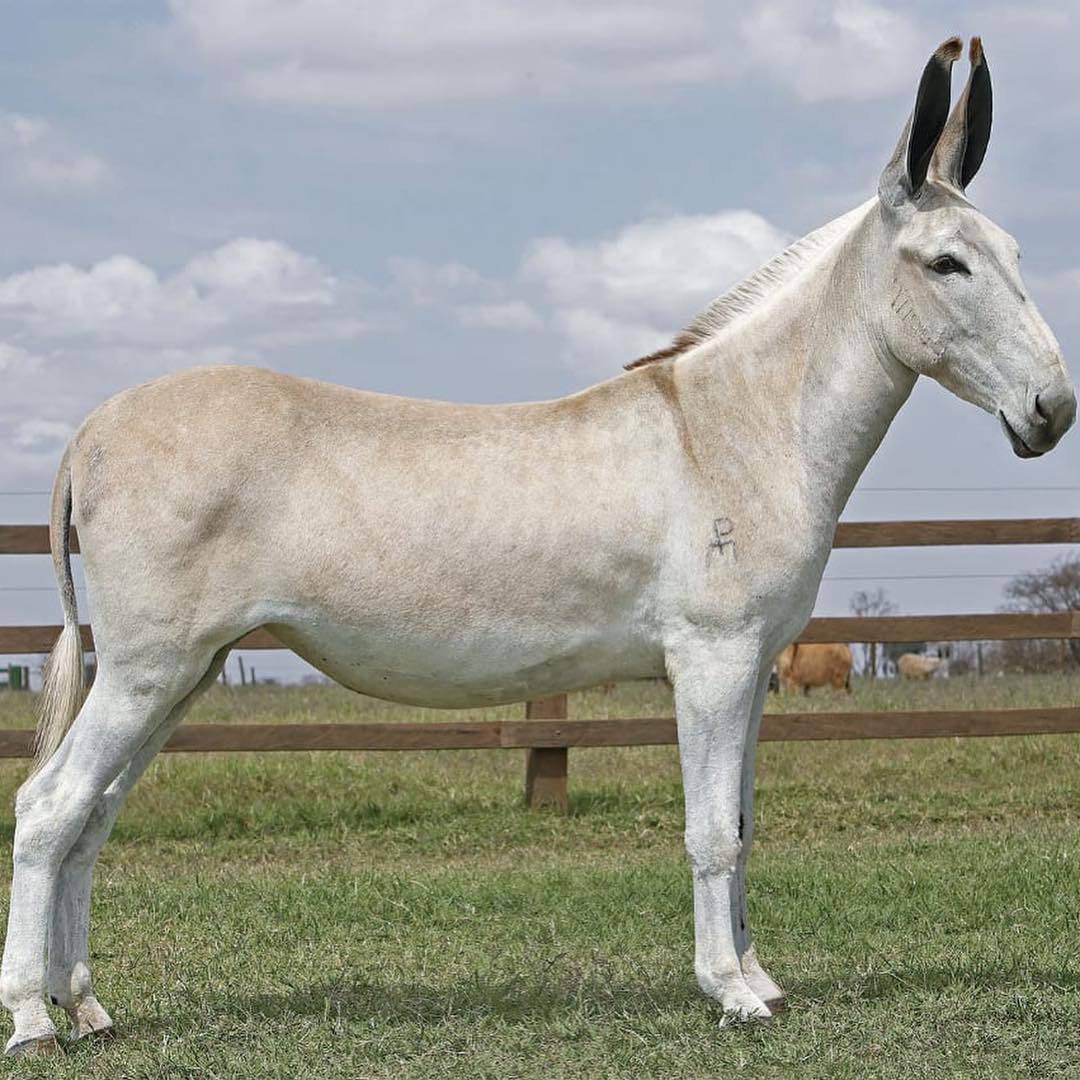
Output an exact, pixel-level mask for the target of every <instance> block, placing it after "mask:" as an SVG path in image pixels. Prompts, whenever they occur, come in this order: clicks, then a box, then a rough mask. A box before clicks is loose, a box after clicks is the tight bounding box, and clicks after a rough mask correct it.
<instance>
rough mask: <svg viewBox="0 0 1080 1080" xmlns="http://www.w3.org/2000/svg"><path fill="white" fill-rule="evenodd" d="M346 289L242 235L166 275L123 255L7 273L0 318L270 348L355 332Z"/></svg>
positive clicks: (143, 338) (162, 339) (135, 340)
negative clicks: (88, 264) (84, 264)
mask: <svg viewBox="0 0 1080 1080" xmlns="http://www.w3.org/2000/svg"><path fill="white" fill-rule="evenodd" d="M347 292H348V290H347V289H345V288H343V287H342V285H341V283H339V281H338V280H337V279H336V278H335V277H334V276H333V275H331V274H330V273H328V272H327V271H326V270H325V269H324V268H323V267H322V266H320V264H319V263H318V261H317V260H315V259H312V258H310V257H308V256H305V255H301V254H299V253H297V252H295V251H293V250H292V249H291V248H289V247H287V246H286V245H284V244H280V243H277V242H276V241H272V240H255V239H249V238H242V239H237V240H232V241H230V242H229V243H227V244H223V245H222V246H221V247H219V248H217V249H215V250H214V251H211V252H208V253H207V254H204V255H199V256H197V257H196V258H194V259H192V260H191V261H190V262H189V263H187V265H185V266H183V267H182V268H181V269H180V270H178V271H177V272H176V273H174V274H171V275H168V276H165V277H162V276H161V275H159V274H158V272H157V271H156V270H154V269H152V268H151V267H149V266H146V265H145V264H144V263H142V262H140V261H139V260H138V259H135V258H132V257H131V256H130V255H114V256H112V257H111V258H108V259H104V260H102V261H101V262H98V263H95V264H94V265H93V266H91V267H89V268H88V269H85V270H84V269H81V268H79V267H76V266H72V265H70V264H67V263H64V264H60V265H57V266H41V267H36V268H34V269H32V270H27V271H25V272H23V273H19V274H12V275H11V276H9V277H6V278H0V317H3V318H7V319H9V320H11V321H13V322H15V323H17V324H19V325H21V327H22V328H23V329H24V330H25V331H27V332H29V333H31V334H32V335H34V336H35V337H36V338H38V339H41V340H49V339H72V338H77V339H79V340H80V341H82V342H94V343H97V344H108V345H118V346H132V345H139V346H146V347H150V348H153V349H165V348H170V347H173V348H174V347H176V346H179V345H185V344H195V345H201V346H206V345H221V344H229V345H233V346H242V345H244V344H253V345H259V346H262V347H272V346H273V345H274V344H275V343H277V342H280V343H286V344H291V343H294V342H297V341H305V340H326V339H335V338H339V337H343V336H345V337H349V336H354V335H355V334H357V333H359V332H361V331H362V329H363V325H364V324H363V322H362V320H360V319H358V318H357V317H356V316H355V314H353V313H352V312H351V311H350V310H349V302H348V301H349V297H348V296H347Z"/></svg>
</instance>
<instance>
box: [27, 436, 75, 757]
mask: <svg viewBox="0 0 1080 1080" xmlns="http://www.w3.org/2000/svg"><path fill="white" fill-rule="evenodd" d="M70 452H71V450H70V447H69V448H68V450H66V451H65V452H64V457H63V460H62V461H61V462H60V471H59V473H58V474H57V477H56V483H55V484H54V485H53V493H52V508H51V510H50V512H49V546H50V547H51V548H52V557H53V567H54V568H55V570H56V582H57V584H58V585H59V586H60V603H61V605H62V606H63V608H64V629H63V630H62V631H61V632H60V637H59V638H58V639H57V642H56V644H55V645H54V646H53V651H52V655H51V656H50V657H49V660H48V663H47V664H46V665H45V672H44V682H45V685H44V687H43V688H42V691H41V701H40V706H39V709H38V726H37V733H36V734H35V735H34V772H37V771H38V770H39V769H40V768H41V767H42V766H43V765H44V764H45V762H46V761H48V760H49V758H51V757H52V756H53V754H55V753H56V751H57V749H58V748H59V746H60V744H61V743H62V742H63V741H64V736H65V735H66V734H67V731H68V728H70V727H71V725H72V723H73V722H74V720H75V716H76V714H77V713H78V711H79V706H80V705H81V704H82V689H83V674H84V671H83V651H82V640H81V638H80V636H79V610H78V607H77V605H76V602H75V585H74V582H73V581H72V579H71V469H70V468H69V466H68V455H69V454H70Z"/></svg>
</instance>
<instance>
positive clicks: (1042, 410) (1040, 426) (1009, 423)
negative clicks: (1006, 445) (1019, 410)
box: [998, 380, 1076, 458]
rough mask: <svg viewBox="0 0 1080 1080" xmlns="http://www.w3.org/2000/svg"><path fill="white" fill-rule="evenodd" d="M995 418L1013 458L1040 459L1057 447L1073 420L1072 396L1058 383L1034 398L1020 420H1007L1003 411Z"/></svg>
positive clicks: (1064, 386) (1074, 400)
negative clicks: (998, 420)
mask: <svg viewBox="0 0 1080 1080" xmlns="http://www.w3.org/2000/svg"><path fill="white" fill-rule="evenodd" d="M998 418H999V419H1000V420H1001V426H1002V427H1003V428H1004V429H1005V434H1006V435H1007V436H1008V437H1009V442H1010V443H1011V444H1012V448H1013V452H1014V453H1015V454H1016V455H1017V457H1022V458H1033V457H1041V456H1042V455H1043V454H1045V453H1046V452H1047V451H1048V450H1053V448H1054V447H1055V446H1057V444H1058V441H1059V440H1060V439H1061V436H1062V435H1064V434H1065V432H1066V431H1068V430H1069V428H1071V427H1072V426H1073V423H1074V422H1075V421H1076V395H1075V393H1074V392H1073V389H1072V387H1071V386H1070V385H1069V384H1068V382H1067V381H1065V380H1062V381H1061V382H1060V383H1059V384H1055V385H1053V386H1050V387H1047V388H1046V389H1045V390H1041V391H1039V393H1037V394H1036V395H1035V397H1034V398H1033V399H1032V403H1031V411H1030V413H1029V415H1028V416H1026V417H1024V418H1023V420H1020V421H1015V420H1010V419H1009V417H1007V416H1006V415H1005V412H1004V411H1003V410H1000V411H999V412H998Z"/></svg>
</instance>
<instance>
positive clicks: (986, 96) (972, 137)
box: [930, 37, 994, 191]
mask: <svg viewBox="0 0 1080 1080" xmlns="http://www.w3.org/2000/svg"><path fill="white" fill-rule="evenodd" d="M968 55H969V56H970V58H971V73H970V74H969V75H968V81H967V85H966V86H965V87H964V90H963V93H961V95H960V97H959V98H958V99H957V102H956V106H955V108H954V109H953V111H952V115H951V116H950V117H949V121H948V123H947V124H946V125H945V130H944V131H943V132H942V134H941V138H940V139H939V140H938V144H937V149H936V150H935V151H934V157H933V160H932V161H931V162H930V172H931V175H932V176H935V177H940V178H941V179H942V180H944V181H945V182H946V183H949V184H952V185H953V186H954V187H958V188H959V189H960V190H961V191H963V190H964V188H966V187H967V186H968V184H970V183H971V180H972V177H974V175H975V174H976V173H977V172H978V171H979V166H980V165H981V164H982V159H983V157H984V155H985V154H986V144H987V143H988V142H989V141H990V120H991V116H992V114H993V111H994V110H993V103H994V95H993V91H992V90H991V88H990V69H989V68H988V67H987V66H986V57H985V56H984V55H983V49H982V40H981V39H980V38H977V37H974V38H972V39H971V52H970V53H969V54H968Z"/></svg>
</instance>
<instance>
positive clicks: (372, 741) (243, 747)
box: [0, 698, 1080, 758]
mask: <svg viewBox="0 0 1080 1080" xmlns="http://www.w3.org/2000/svg"><path fill="white" fill-rule="evenodd" d="M546 700H548V701H551V700H557V699H550V698H549V699H546ZM1068 733H1080V708H1072V707H1069V706H1064V707H1053V708H1043V709H980V710H970V709H963V710H945V709H933V710H927V711H920V712H909V711H901V710H896V711H890V712H884V713H876V714H874V713H871V714H867V713H858V712H806V713H766V714H765V716H764V718H763V720H762V723H761V736H760V737H761V740H762V742H819V741H822V740H835V739H933V738H958V737H967V736H992V735H1061V734H1068ZM33 734H34V733H33V732H32V731H29V730H25V729H18V730H10V731H0V758H23V757H29V756H30V752H31V751H30V747H31V742H32V739H33ZM676 741H677V739H676V733H675V719H674V717H645V718H642V719H618V720H571V719H569V718H568V719H565V720H484V721H478V722H476V723H464V724H461V723H430V724H427V723H423V724H187V725H183V726H181V727H179V728H177V730H176V733H175V734H174V735H173V737H172V738H171V739H170V740H169V741H168V742H167V743H166V744H165V748H164V749H165V752H166V753H199V752H207V751H222V750H228V751H256V752H263V751H270V750H279V751H280V750H292V751H296V750H301V751H311V750H357V751H361V750H564V749H567V748H569V747H602V746H609V747H610V746H670V745H673V744H674V743H675V742H676Z"/></svg>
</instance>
